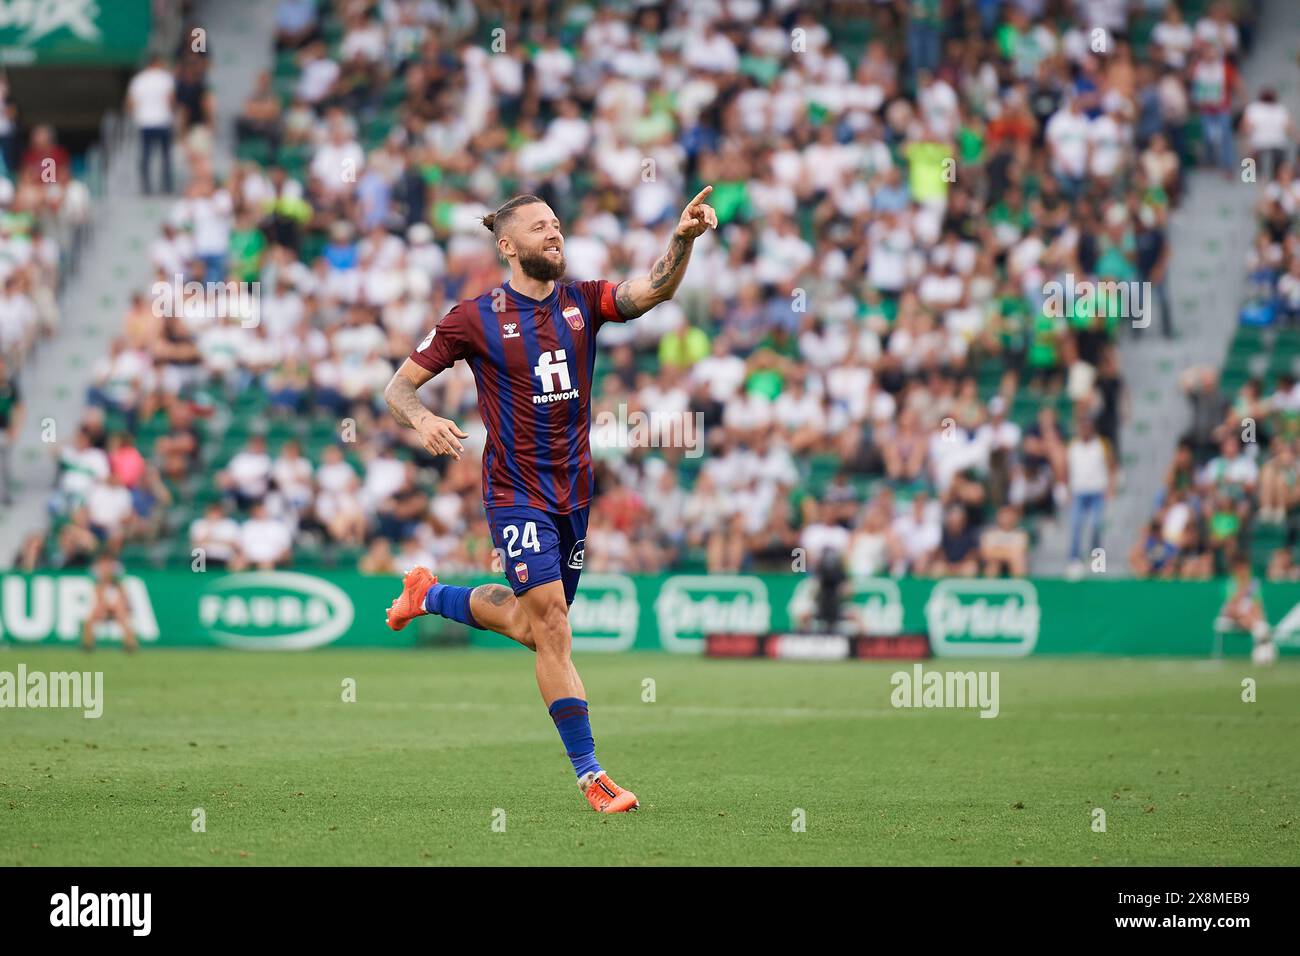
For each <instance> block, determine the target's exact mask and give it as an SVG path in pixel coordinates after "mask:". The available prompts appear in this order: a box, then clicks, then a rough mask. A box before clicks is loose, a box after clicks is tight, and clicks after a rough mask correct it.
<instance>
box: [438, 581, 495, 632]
mask: <svg viewBox="0 0 1300 956" xmlns="http://www.w3.org/2000/svg"><path fill="white" fill-rule="evenodd" d="M473 591H474V589H473V588H462V587H458V586H457V585H455V584H435V585H433V587H431V588H429V593H428V594H426V595H425V596H424V609H425V610H426V611H428V612H429V613H430V614H440V615H442V616H443V617H445V618H447V619H448V620H452V621H460V623H462V624H468V625H469V626H470V627H477V628H478V629H479V630H480V631H483V630H487V629H486V628H484V627H480V626H479V623H478V621H476V620H474V615H473V614H471V613H470V610H469V596H470V594H471V593H473Z"/></svg>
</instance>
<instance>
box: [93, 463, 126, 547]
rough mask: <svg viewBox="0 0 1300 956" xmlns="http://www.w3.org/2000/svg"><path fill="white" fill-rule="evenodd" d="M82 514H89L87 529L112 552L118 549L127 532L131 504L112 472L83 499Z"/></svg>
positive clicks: (119, 479) (120, 483) (123, 488)
mask: <svg viewBox="0 0 1300 956" xmlns="http://www.w3.org/2000/svg"><path fill="white" fill-rule="evenodd" d="M86 511H87V513H88V514H89V515H90V529H91V530H92V531H94V532H95V536H96V537H97V538H99V539H100V540H101V541H103V542H106V543H107V544H108V546H109V548H110V549H112V550H113V551H116V550H118V549H119V548H120V547H121V544H122V539H123V538H124V537H125V536H126V534H127V533H128V532H129V531H130V530H131V518H132V515H134V514H135V502H134V501H132V499H131V492H130V491H129V490H128V489H127V488H126V487H125V486H124V485H123V484H122V479H121V478H119V477H118V476H117V475H116V474H114V473H113V472H111V471H110V472H109V473H108V477H107V479H105V480H104V481H101V482H98V483H97V484H96V485H95V486H94V487H93V488H91V489H90V494H88V495H87V496H86Z"/></svg>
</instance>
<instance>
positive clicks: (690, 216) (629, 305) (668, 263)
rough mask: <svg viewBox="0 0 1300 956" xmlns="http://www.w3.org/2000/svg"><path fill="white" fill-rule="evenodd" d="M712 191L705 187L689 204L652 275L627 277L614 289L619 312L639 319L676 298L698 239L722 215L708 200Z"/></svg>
mask: <svg viewBox="0 0 1300 956" xmlns="http://www.w3.org/2000/svg"><path fill="white" fill-rule="evenodd" d="M711 192H713V187H712V186H705V187H704V188H703V189H701V190H700V191H699V193H698V194H697V195H696V196H695V198H694V199H692V200H691V201H690V202H689V203H687V204H686V208H685V209H684V210H682V217H681V219H679V220H678V222H677V228H676V229H674V230H673V237H672V239H671V240H669V242H668V251H667V252H665V253H664V254H663V255H662V256H660V257H659V261H658V262H656V263H655V264H654V268H652V269H651V270H650V274H649V275H648V276H642V277H641V278H639V279H624V280H623V281H622V282H620V283H619V284H618V288H616V289H615V290H614V303H615V305H617V306H618V312H619V315H621V316H623V317H624V318H625V319H635V318H636V317H637V316H638V315H643V314H645V313H646V312H648V311H650V310H651V309H653V308H654V307H655V306H656V305H658V304H659V303H660V302H667V301H668V300H669V299H671V298H672V297H673V293H675V292H676V291H677V287H678V286H679V285H681V284H682V276H684V275H685V274H686V263H688V262H689V261H690V259H691V247H692V246H693V245H694V244H695V240H696V239H698V238H699V237H700V236H702V235H704V230H706V229H715V228H717V225H718V214H717V213H716V212H714V211H713V207H712V206H710V205H708V204H707V203H705V201H704V200H705V199H707V198H708V197H709V193H711Z"/></svg>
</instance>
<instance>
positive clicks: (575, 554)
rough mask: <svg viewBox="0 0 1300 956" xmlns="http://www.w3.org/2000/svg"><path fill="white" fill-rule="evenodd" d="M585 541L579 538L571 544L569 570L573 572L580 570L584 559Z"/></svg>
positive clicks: (585, 551)
mask: <svg viewBox="0 0 1300 956" xmlns="http://www.w3.org/2000/svg"><path fill="white" fill-rule="evenodd" d="M586 553H587V539H586V538H579V539H578V540H577V541H575V542H573V550H572V551H570V552H569V568H570V569H571V570H574V571H581V570H582V559H583V558H584V557H586Z"/></svg>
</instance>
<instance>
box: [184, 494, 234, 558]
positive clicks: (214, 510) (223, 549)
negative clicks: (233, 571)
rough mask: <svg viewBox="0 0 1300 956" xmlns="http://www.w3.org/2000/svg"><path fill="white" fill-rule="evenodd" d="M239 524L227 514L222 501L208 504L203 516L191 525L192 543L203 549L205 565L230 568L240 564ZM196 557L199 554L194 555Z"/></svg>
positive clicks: (195, 546) (193, 545) (194, 546)
mask: <svg viewBox="0 0 1300 956" xmlns="http://www.w3.org/2000/svg"><path fill="white" fill-rule="evenodd" d="M239 541H240V531H239V524H238V523H237V522H236V521H235V520H234V519H233V518H231V517H230V516H229V515H228V514H226V511H225V508H223V507H222V506H221V502H219V501H214V502H212V504H210V505H208V509H207V511H205V512H204V513H203V517H202V518H199V519H197V520H196V521H194V523H193V524H191V525H190V545H191V546H192V547H193V548H196V549H202V557H203V562H204V566H205V567H213V568H228V567H231V566H232V565H235V564H238V559H239ZM194 557H195V558H196V559H197V557H198V555H195V556H194Z"/></svg>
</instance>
